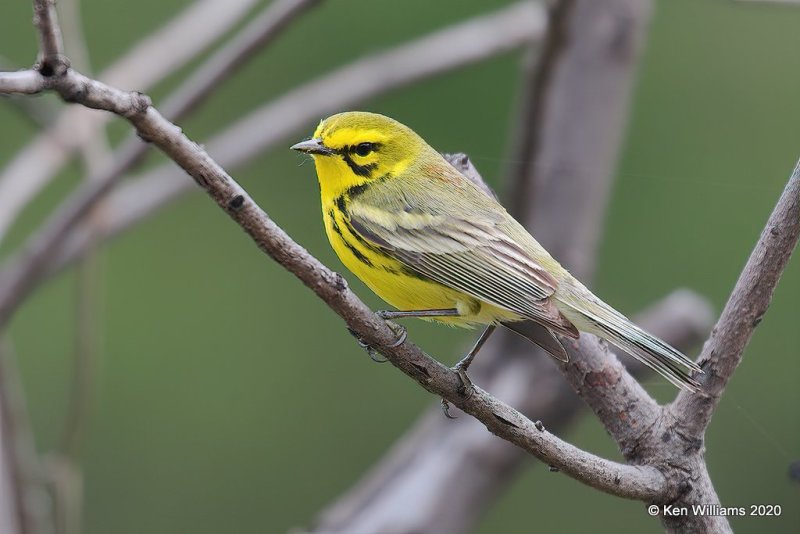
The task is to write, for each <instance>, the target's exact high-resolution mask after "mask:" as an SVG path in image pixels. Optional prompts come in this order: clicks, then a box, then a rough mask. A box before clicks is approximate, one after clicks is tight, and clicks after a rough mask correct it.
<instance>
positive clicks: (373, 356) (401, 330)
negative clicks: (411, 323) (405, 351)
mask: <svg viewBox="0 0 800 534" xmlns="http://www.w3.org/2000/svg"><path fill="white" fill-rule="evenodd" d="M378 313H380V312H378ZM386 324H387V325H389V328H391V329H392V331H394V333H395V334H397V339H396V340H394V341H393V342H392V343H390V344H388V345H386V347H387V348H390V349H393V348H395V347H399V346H400V345H402V344H403V342H404V341H405V340H406V338H407V337H408V330H406V327H404V326H402V325H399V324H397V323H392V322H390V321H386ZM347 330H348V332H350V335H352V336H353V337H354V338H356V342H357V343H358V346H359V347H361V348H362V349H364V350H366V351H367V354H369V359H370V360H372V361H373V362H376V363H386V362H387V361H388V360H387V359H386V358H382V357H380V356H378V354H379V353H378V350H377V349H376V348H375V347H374V346H372V345H370V344H369V343H367V342H366V341H364V338H363V337H361V335H360V334H359V333H358V332H356V331H355V330H353V329H352V328H350V327H348V328H347Z"/></svg>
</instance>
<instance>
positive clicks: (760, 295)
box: [670, 161, 800, 438]
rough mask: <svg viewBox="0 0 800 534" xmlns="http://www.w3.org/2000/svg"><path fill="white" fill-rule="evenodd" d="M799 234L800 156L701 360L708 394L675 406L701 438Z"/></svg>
mask: <svg viewBox="0 0 800 534" xmlns="http://www.w3.org/2000/svg"><path fill="white" fill-rule="evenodd" d="M798 235H800V161H798V162H797V164H796V165H795V168H794V171H793V172H792V174H791V177H790V178H789V182H788V183H787V184H786V188H785V189H784V191H783V194H782V195H781V197H780V199H779V200H778V203H777V205H776V206H775V209H774V210H773V212H772V214H771V215H770V217H769V220H768V221H767V224H766V226H765V227H764V230H763V231H762V232H761V237H760V238H759V240H758V243H756V246H755V248H754V249H753V252H752V253H751V254H750V258H749V259H748V260H747V264H746V265H745V267H744V270H742V273H741V275H740V276H739V280H738V281H737V282H736V286H735V287H734V288H733V292H732V293H731V296H730V298H729V299H728V302H727V304H725V308H724V309H723V310H722V314H721V315H720V317H719V319H718V320H717V324H716V326H715V327H714V329H713V330H712V332H711V337H710V338H709V339H708V341H707V342H706V344H705V346H704V347H703V351H702V353H701V354H700V358H699V360H698V363H699V364H700V367H702V369H703V371H704V373H705V374H703V375H702V376H701V377H700V379H701V382H702V386H703V393H704V395H693V394H688V393H686V392H681V393H680V394H679V395H678V397H677V398H676V399H675V402H674V403H673V404H672V405H671V406H670V411H671V413H672V415H673V417H674V418H675V420H676V421H677V422H678V424H680V426H681V431H682V432H683V433H684V434H686V435H688V436H693V437H697V438H700V437H702V435H703V434H704V433H705V429H706V427H707V426H708V424H709V423H710V422H711V417H712V416H713V415H714V410H715V409H716V407H717V405H718V404H719V400H720V397H721V396H722V392H723V391H724V390H725V386H726V385H727V384H728V381H729V380H730V379H731V377H732V376H733V372H734V371H735V370H736V367H737V366H738V365H739V363H740V362H741V361H742V355H743V354H744V349H745V347H746V346H747V344H748V342H749V341H750V338H751V337H752V335H753V331H754V330H755V329H756V327H757V326H758V325H759V324H760V323H761V320H762V319H763V318H764V314H766V313H767V308H768V307H769V304H770V302H771V301H772V294H773V293H774V291H775V287H776V286H777V285H778V281H779V280H780V278H781V274H783V270H784V268H785V267H786V264H787V263H788V262H789V258H790V257H791V256H792V252H793V251H794V248H795V246H796V245H797V239H798Z"/></svg>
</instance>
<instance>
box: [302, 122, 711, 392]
mask: <svg viewBox="0 0 800 534" xmlns="http://www.w3.org/2000/svg"><path fill="white" fill-rule="evenodd" d="M292 149H294V150H299V151H301V152H305V153H307V154H310V155H311V156H312V157H313V158H314V164H315V166H316V169H317V176H318V178H319V185H320V193H321V196H322V215H323V218H324V221H325V230H326V232H327V235H328V239H329V241H330V243H331V245H332V246H333V249H334V250H335V251H336V254H337V255H338V256H339V258H340V259H341V261H342V263H344V265H345V266H346V267H347V268H348V269H350V271H352V272H353V274H355V275H356V276H358V277H359V278H360V279H361V280H362V281H363V282H364V283H365V284H366V285H367V286H369V288H370V289H372V290H373V291H374V292H375V293H377V294H378V296H380V297H381V298H382V299H383V300H385V301H386V302H388V303H389V304H390V305H392V306H394V307H395V308H397V309H398V310H399V311H387V312H381V316H382V317H384V318H386V319H393V318H400V317H420V318H423V319H427V320H433V321H438V322H441V323H446V324H449V325H455V326H465V327H474V326H476V325H486V329H485V330H484V333H483V334H482V335H481V336H480V338H479V340H478V341H477V343H476V344H475V346H474V347H473V349H472V350H471V351H470V352H469V353H468V354H467V356H466V357H465V358H463V359H462V360H461V361H460V362H459V363H458V365H457V366H456V369H457V370H458V371H459V372H460V374H461V376H462V377H464V378H466V375H465V372H466V369H467V367H468V366H469V364H470V363H471V361H472V359H473V357H474V356H475V354H476V353H477V352H478V350H479V349H480V347H481V346H482V345H483V343H484V342H485V341H486V339H487V338H488V336H489V335H490V334H491V333H492V331H494V329H495V328H496V326H498V325H502V326H504V327H506V328H509V329H511V330H513V331H515V332H517V333H518V334H521V335H523V336H525V337H527V338H528V339H530V340H531V341H533V342H534V343H536V344H538V345H540V346H541V347H542V348H544V349H545V350H546V351H547V352H549V353H550V354H552V355H553V356H554V357H556V358H558V359H559V360H562V361H567V353H566V351H565V350H564V347H563V345H562V344H561V341H560V340H559V337H558V336H563V337H566V338H573V339H575V338H578V336H579V331H584V332H589V333H591V334H594V335H596V336H598V337H600V338H602V339H605V340H607V341H609V342H611V343H613V344H614V345H616V346H618V347H619V348H621V349H622V350H624V351H626V352H628V353H629V354H631V355H632V356H634V357H635V358H637V359H639V360H640V361H642V362H643V363H644V364H646V365H648V366H650V367H651V368H653V369H654V370H655V371H657V372H658V373H660V374H661V375H663V376H664V377H665V378H666V379H667V380H669V381H670V382H672V383H673V384H675V385H676V386H678V387H682V388H685V389H689V390H692V391H697V390H699V387H700V386H699V384H698V382H696V381H695V380H694V379H693V378H692V377H691V376H690V373H691V372H692V371H694V372H700V368H699V367H698V366H697V365H696V364H695V363H694V362H693V361H692V360H690V359H688V358H687V357H686V356H684V355H683V354H681V353H680V352H679V351H678V350H676V349H674V348H673V347H671V346H670V345H668V344H667V343H665V342H664V341H662V340H660V339H658V338H657V337H655V336H653V335H651V334H648V333H647V332H645V331H644V330H642V329H641V328H639V327H638V326H636V325H635V324H633V323H632V322H631V321H630V320H628V319H627V318H626V317H625V316H623V315H622V314H621V313H619V312H618V311H616V310H614V309H613V308H612V307H611V306H609V305H608V304H606V303H604V302H603V301H602V300H600V299H599V298H597V297H596V296H595V295H594V294H592V292H591V291H589V290H588V289H586V287H584V286H583V284H581V283H580V282H579V281H578V280H576V279H575V278H574V277H573V276H572V275H570V274H569V272H567V270H566V269H564V268H563V267H562V266H561V265H560V264H559V263H558V262H557V261H556V260H555V259H553V257H552V256H550V254H548V252H547V251H546V250H545V249H544V248H542V246H541V245H540V244H539V243H538V242H537V241H536V240H535V239H534V238H533V237H532V236H531V235H530V234H529V233H528V232H527V230H525V228H523V227H522V225H520V224H519V223H518V222H517V221H516V220H515V219H514V218H513V217H511V215H509V214H508V212H507V211H506V210H505V209H504V208H503V206H501V205H500V204H499V203H498V202H497V201H496V200H495V199H494V198H492V197H490V196H489V195H487V194H486V193H485V192H484V191H482V190H481V189H480V188H479V187H478V186H476V185H475V184H473V183H472V182H471V181H469V180H468V179H467V178H465V177H464V176H463V175H462V174H461V173H459V172H458V171H457V170H456V169H455V168H454V167H453V166H451V165H450V163H448V162H447V161H446V160H445V159H444V158H443V157H442V155H441V154H439V153H438V152H437V151H436V150H434V149H433V148H431V147H430V146H429V145H428V144H427V143H426V142H425V141H424V140H423V139H422V138H421V137H420V136H419V135H417V134H416V133H415V132H414V131H413V130H411V129H410V128H408V127H407V126H404V125H403V124H400V123H399V122H397V121H395V120H393V119H390V118H389V117H385V116H383V115H377V114H374V113H363V112H348V113H340V114H338V115H333V116H332V117H329V118H327V119H325V120H323V121H322V122H321V123H320V125H319V127H318V128H317V130H316V131H315V132H314V135H313V137H312V138H310V139H308V140H306V141H302V142H300V143H297V144H296V145H294V146H292Z"/></svg>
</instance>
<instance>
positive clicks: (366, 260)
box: [328, 210, 373, 267]
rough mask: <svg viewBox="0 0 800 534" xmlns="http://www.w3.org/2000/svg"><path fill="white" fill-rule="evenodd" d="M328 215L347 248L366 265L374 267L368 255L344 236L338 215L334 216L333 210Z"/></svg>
mask: <svg viewBox="0 0 800 534" xmlns="http://www.w3.org/2000/svg"><path fill="white" fill-rule="evenodd" d="M328 215H330V217H331V223H332V224H331V226H333V231H334V232H336V233H337V234H338V236H339V239H340V240H341V241H342V244H343V245H344V246H345V247H347V250H349V251H350V252H351V253H352V254H353V256H355V258H356V259H357V260H358V261H360V262H361V263H363V264H364V265H368V266H369V267H372V266H373V265H372V261H370V259H369V258H368V257H366V256H364V254H363V253H362V252H361V251H360V250H358V249H357V248H356V247H355V246H353V244H352V243H350V242H349V241H348V240H347V239H345V238H344V234H343V233H342V229H341V227H340V226H339V223H338V222H337V221H336V217H334V213H333V210H331V211H329V212H328Z"/></svg>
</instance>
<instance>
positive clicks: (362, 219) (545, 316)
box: [347, 199, 578, 337]
mask: <svg viewBox="0 0 800 534" xmlns="http://www.w3.org/2000/svg"><path fill="white" fill-rule="evenodd" d="M347 211H348V216H349V217H350V224H351V225H352V227H353V229H354V230H355V231H356V232H358V233H359V234H361V236H362V237H363V238H364V239H367V240H368V241H370V242H371V243H373V244H374V245H375V246H378V247H380V248H381V249H383V251H384V252H385V253H386V254H387V255H389V256H391V257H393V258H395V259H397V260H398V261H400V262H401V263H403V264H404V265H406V266H407V267H408V268H410V269H412V270H414V271H416V272H418V273H419V274H421V275H423V276H426V277H428V278H430V279H432V280H434V281H436V282H439V283H441V284H443V285H445V286H448V287H452V288H454V289H458V290H459V291H463V292H464V293H467V294H469V295H471V296H473V297H475V298H478V299H479V300H482V301H485V302H488V303H490V304H493V305H495V306H498V307H500V308H503V309H506V310H509V311H512V312H514V313H517V314H519V315H521V316H523V317H526V318H528V319H531V320H534V321H537V322H539V323H541V324H544V325H546V326H547V327H548V328H551V329H552V330H554V331H556V332H558V333H560V334H563V335H567V336H569V337H578V331H577V329H576V328H575V326H574V325H572V323H570V322H569V321H568V320H567V319H566V318H565V317H564V316H563V315H562V314H561V313H560V311H559V310H558V309H557V308H556V306H555V305H554V304H553V303H552V301H551V299H550V297H551V296H552V295H553V293H554V292H555V290H556V288H557V287H558V282H557V281H556V279H555V278H554V277H553V276H551V275H550V274H549V273H548V272H547V271H546V270H545V269H544V268H542V267H541V266H540V265H539V264H538V263H537V262H536V261H535V260H534V259H533V258H532V257H531V255H530V254H528V253H526V251H525V250H524V249H523V248H522V247H521V246H520V245H518V244H517V243H516V242H515V241H514V240H513V239H512V238H511V237H509V236H508V235H507V234H506V233H505V232H503V231H502V230H501V229H500V228H499V227H498V225H497V222H498V221H497V220H492V219H488V218H486V219H487V220H485V221H484V220H481V221H476V220H475V219H469V218H466V217H463V218H462V217H454V216H453V215H452V214H451V213H448V214H447V215H443V214H441V213H439V214H437V213H427V212H426V213H423V214H419V215H415V213H414V212H409V211H408V210H405V211H403V210H397V211H386V210H381V209H378V208H375V206H374V205H365V204H363V203H361V202H359V200H358V199H353V200H352V201H351V202H350V203H349V205H348V210H347Z"/></svg>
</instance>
